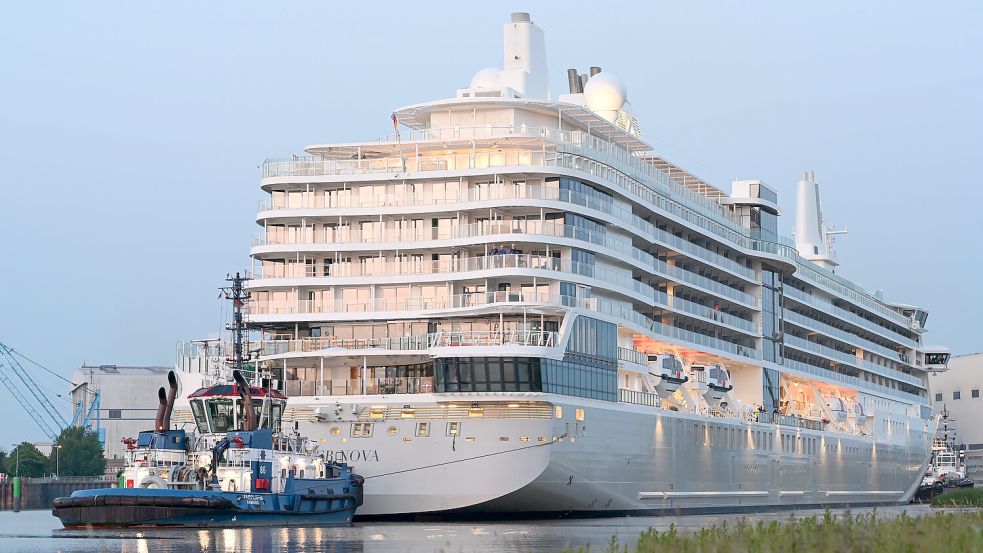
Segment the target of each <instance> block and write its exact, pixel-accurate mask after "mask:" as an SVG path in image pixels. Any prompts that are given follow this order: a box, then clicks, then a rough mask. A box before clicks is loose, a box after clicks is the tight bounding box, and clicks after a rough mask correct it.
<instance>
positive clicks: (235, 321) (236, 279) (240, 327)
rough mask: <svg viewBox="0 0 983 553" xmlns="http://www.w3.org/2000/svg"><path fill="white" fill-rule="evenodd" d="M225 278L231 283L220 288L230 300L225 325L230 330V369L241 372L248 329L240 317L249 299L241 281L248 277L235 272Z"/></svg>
mask: <svg viewBox="0 0 983 553" xmlns="http://www.w3.org/2000/svg"><path fill="white" fill-rule="evenodd" d="M225 280H226V281H227V282H231V283H232V285H231V286H226V287H224V288H222V291H223V292H224V293H225V298H226V299H229V300H232V324H228V325H226V326H225V328H226V330H231V331H232V369H233V370H237V371H239V372H242V367H243V365H244V359H245V356H244V355H243V351H244V350H243V348H244V345H245V341H246V332H247V330H248V329H247V328H246V323H245V322H244V321H243V318H242V308H243V306H245V305H246V300H248V299H249V292H247V291H245V290H243V288H242V283H243V282H245V281H247V280H249V278H248V277H243V276H241V275H240V274H239V273H238V272H236V274H235V276H228V277H226V279H225ZM254 376H255V375H254Z"/></svg>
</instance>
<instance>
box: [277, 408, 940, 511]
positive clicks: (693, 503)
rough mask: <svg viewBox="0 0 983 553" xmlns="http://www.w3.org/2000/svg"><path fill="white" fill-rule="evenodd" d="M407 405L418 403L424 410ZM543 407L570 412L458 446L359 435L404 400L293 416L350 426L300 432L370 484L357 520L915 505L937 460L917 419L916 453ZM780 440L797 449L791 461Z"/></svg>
mask: <svg viewBox="0 0 983 553" xmlns="http://www.w3.org/2000/svg"><path fill="white" fill-rule="evenodd" d="M496 395H500V394H496ZM432 397H433V396H431V398H432ZM403 398H404V399H405V402H406V403H408V402H410V401H412V402H413V405H414V406H420V405H421V400H423V399H424V398H422V397H420V396H419V395H417V396H413V397H412V398H411V397H410V396H403ZM345 399H346V400H348V401H352V400H353V399H355V398H350V397H349V398H345ZM440 399H441V400H445V398H440ZM471 399H472V398H463V399H461V400H459V401H458V403H461V402H462V401H463V402H465V403H466V402H468V401H470V400H471ZM482 399H484V400H487V399H490V398H482ZM503 399H504V400H505V401H508V398H507V397H505V398H502V399H500V398H498V397H496V398H495V400H497V401H502V400H503ZM516 399H517V400H518V399H521V400H528V399H529V398H528V397H517V398H516ZM536 399H537V400H539V401H542V400H548V401H550V402H551V403H553V404H554V405H557V406H560V407H561V409H562V412H563V415H565V416H564V417H562V418H559V419H557V418H552V419H538V420H530V419H522V418H515V419H492V418H488V417H471V418H465V419H453V421H457V422H459V423H460V434H458V435H457V436H456V437H455V436H447V435H446V434H447V433H446V431H445V430H446V428H445V425H446V424H447V423H448V422H452V420H451V419H440V420H436V419H433V420H429V421H424V420H423V419H420V418H407V419H401V420H377V421H375V422H373V425H374V429H373V432H372V436H371V437H358V438H356V437H351V436H350V434H351V432H350V425H351V420H352V419H351V418H350V417H348V419H349V420H344V419H345V418H346V417H344V414H345V413H351V412H352V406H353V405H354V406H356V407H355V409H356V410H361V409H363V408H366V407H369V406H370V405H373V406H376V407H379V406H382V405H386V404H389V405H392V406H395V407H397V408H398V407H399V406H401V405H403V404H404V401H403V399H400V397H399V396H390V397H388V398H380V397H376V398H373V399H369V400H368V401H367V402H365V403H357V402H356V403H344V404H336V403H335V401H334V399H328V398H323V399H317V398H295V400H293V401H295V403H293V404H292V405H293V406H294V407H295V408H296V409H297V410H298V411H307V410H308V409H317V408H321V410H322V411H323V412H327V411H328V410H329V406H330V408H331V409H336V408H337V406H338V405H340V406H341V413H342V417H341V418H342V420H332V421H326V420H318V421H307V422H300V423H299V430H300V432H301V433H303V434H306V435H309V436H311V437H312V438H314V439H318V440H321V441H322V444H323V445H322V448H323V449H324V450H326V451H329V452H330V453H329V455H331V456H332V457H334V458H335V459H336V460H348V461H349V462H351V463H352V464H353V465H354V466H355V469H356V470H357V471H358V472H359V474H362V475H364V476H365V478H366V485H365V503H364V505H363V506H362V508H360V510H359V512H358V515H359V516H383V517H385V516H405V515H425V514H437V515H449V516H455V515H469V514H470V515H487V516H494V515H500V514H501V515H504V514H509V515H515V514H519V513H527V514H531V515H543V516H557V515H574V516H577V515H580V516H593V515H606V514H607V515H610V514H618V513H639V514H640V513H660V512H691V511H693V512H695V511H704V512H706V511H740V510H755V509H766V508H780V507H796V506H822V505H830V506H833V505H876V504H892V503H895V504H896V503H906V502H908V501H909V500H910V498H911V497H912V495H913V494H914V492H915V490H916V488H917V486H918V482H919V480H920V478H921V475H922V474H924V470H925V466H926V463H927V460H928V456H929V443H930V440H929V435H930V434H929V433H928V432H926V430H925V429H924V428H920V427H922V426H924V421H921V420H920V419H913V420H912V427H913V428H915V427H916V425H917V427H918V428H916V429H913V430H912V431H910V432H909V434H908V436H907V437H906V438H905V440H904V442H905V443H900V442H901V440H900V439H899V440H895V442H897V443H879V442H877V441H873V440H869V439H863V438H862V437H858V436H856V435H846V434H842V435H840V434H836V433H830V432H821V431H812V430H806V429H796V428H790V427H784V426H780V425H775V424H761V423H747V422H741V421H735V420H732V419H723V418H715V417H706V416H701V415H697V414H692V413H681V412H674V411H668V410H661V409H654V408H651V407H645V406H635V405H626V404H621V403H613V402H603V401H595V400H579V399H578V398H570V397H565V396H545V395H544V396H540V397H537V398H536ZM445 401H446V400H445ZM577 409H583V410H584V415H585V416H584V420H583V421H577V420H576V412H577ZM362 420H364V419H362ZM420 422H429V423H430V436H427V437H421V436H416V435H415V433H416V432H415V429H416V425H417V424H418V423H420ZM332 428H336V429H339V430H340V432H338V433H337V434H333V433H332V431H331V429H332ZM391 428H395V430H394V431H393V430H390V429H391ZM697 433H702V434H704V435H703V436H696V434H697ZM782 433H784V434H785V435H786V437H787V440H788V444H786V445H785V447H788V448H790V449H794V451H784V450H783V442H782V439H781V434H782ZM765 434H771V435H772V438H771V441H770V442H765V443H764V444H759V446H758V447H755V446H754V445H753V442H754V439H755V438H756V437H759V436H764V435H765ZM504 438H508V439H507V440H504ZM540 438H542V441H540ZM761 441H762V442H764V439H761ZM768 443H770V444H771V447H768V445H767V444H768ZM792 443H795V444H796V445H791V444H792Z"/></svg>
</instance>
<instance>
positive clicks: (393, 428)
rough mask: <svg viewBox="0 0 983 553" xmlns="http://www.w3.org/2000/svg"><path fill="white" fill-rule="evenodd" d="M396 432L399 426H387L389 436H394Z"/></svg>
mask: <svg viewBox="0 0 983 553" xmlns="http://www.w3.org/2000/svg"><path fill="white" fill-rule="evenodd" d="M398 433H399V428H396V427H395V426H390V427H389V435H390V436H395V435H396V434H398Z"/></svg>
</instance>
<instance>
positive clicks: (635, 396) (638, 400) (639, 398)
mask: <svg viewBox="0 0 983 553" xmlns="http://www.w3.org/2000/svg"><path fill="white" fill-rule="evenodd" d="M618 401H619V402H620V403H631V404H633V405H646V406H648V407H660V406H661V405H662V400H661V399H660V398H659V396H657V395H655V394H650V393H648V392H636V391H635V390H628V389H626V388H618Z"/></svg>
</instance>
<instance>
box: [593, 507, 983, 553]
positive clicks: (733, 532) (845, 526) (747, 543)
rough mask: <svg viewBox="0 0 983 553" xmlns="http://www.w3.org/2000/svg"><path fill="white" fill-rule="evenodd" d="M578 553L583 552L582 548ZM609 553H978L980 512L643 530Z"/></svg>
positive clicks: (982, 525)
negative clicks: (635, 538)
mask: <svg viewBox="0 0 983 553" xmlns="http://www.w3.org/2000/svg"><path fill="white" fill-rule="evenodd" d="M581 551H584V550H583V549H581ZM606 551H607V552H608V553H619V552H622V553H632V552H635V553H861V552H876V553H956V552H958V553H964V552H971V551H983V512H976V511H974V512H955V513H945V512H939V513H934V514H931V515H926V516H921V517H909V516H907V515H906V514H904V513H902V514H901V516H899V517H896V518H891V519H879V518H877V514H876V513H872V514H865V515H857V516H851V515H850V514H849V513H847V514H846V515H843V516H839V517H834V516H833V515H832V514H831V513H829V512H827V513H826V514H825V515H824V516H823V517H809V518H803V519H796V520H793V521H783V522H778V521H772V522H768V523H765V522H758V523H756V524H752V523H750V522H747V521H744V520H742V521H741V522H738V523H737V524H734V525H727V524H726V523H723V524H720V525H719V526H711V527H709V528H704V529H702V530H700V531H698V532H696V533H695V534H689V535H683V534H681V533H680V532H679V529H678V528H676V527H675V526H670V527H669V529H668V530H666V531H658V530H654V529H650V530H647V531H645V532H643V533H642V534H641V536H639V538H638V542H637V544H636V546H635V548H634V549H632V548H629V546H628V545H621V544H618V543H617V541H616V540H615V539H614V538H612V540H611V543H610V544H609V545H608V547H607V550H606Z"/></svg>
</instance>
